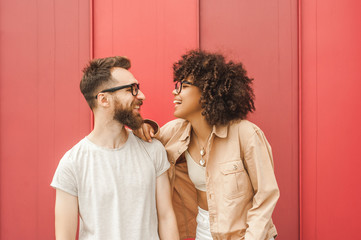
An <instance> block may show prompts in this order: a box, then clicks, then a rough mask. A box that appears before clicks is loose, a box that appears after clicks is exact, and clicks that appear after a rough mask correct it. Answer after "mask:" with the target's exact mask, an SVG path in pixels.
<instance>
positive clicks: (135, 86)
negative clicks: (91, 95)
mask: <svg viewBox="0 0 361 240" xmlns="http://www.w3.org/2000/svg"><path fill="white" fill-rule="evenodd" d="M129 87H130V88H131V93H132V95H133V96H134V97H135V96H137V95H138V91H139V83H132V84H128V85H123V86H118V87H113V88H108V89H104V90H102V91H100V92H99V93H105V92H115V91H118V90H120V89H124V88H129ZM99 93H98V94H99ZM98 94H97V95H96V96H95V99H97V98H98Z"/></svg>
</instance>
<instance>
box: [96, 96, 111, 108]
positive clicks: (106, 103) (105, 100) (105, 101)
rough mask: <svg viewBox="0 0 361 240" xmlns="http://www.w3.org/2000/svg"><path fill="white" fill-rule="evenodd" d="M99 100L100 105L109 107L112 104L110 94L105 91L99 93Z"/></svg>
mask: <svg viewBox="0 0 361 240" xmlns="http://www.w3.org/2000/svg"><path fill="white" fill-rule="evenodd" d="M97 102H98V105H99V106H102V107H104V108H107V107H109V106H110V99H109V95H108V94H105V93H98V98H97Z"/></svg>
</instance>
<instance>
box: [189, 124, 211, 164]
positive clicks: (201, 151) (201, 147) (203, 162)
mask: <svg viewBox="0 0 361 240" xmlns="http://www.w3.org/2000/svg"><path fill="white" fill-rule="evenodd" d="M193 133H194V137H195V139H196V143H197V146H198V148H200V150H199V153H200V154H201V160H199V164H200V165H201V166H202V167H204V165H206V160H204V158H203V156H204V155H206V150H204V147H203V146H201V145H200V144H199V142H198V137H197V134H196V133H195V132H194V131H193ZM211 134H212V132H211V133H210V134H209V136H208V138H207V141H206V142H205V145H207V143H208V140H209V138H210V137H211Z"/></svg>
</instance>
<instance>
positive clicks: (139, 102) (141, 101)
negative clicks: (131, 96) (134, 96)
mask: <svg viewBox="0 0 361 240" xmlns="http://www.w3.org/2000/svg"><path fill="white" fill-rule="evenodd" d="M134 105H138V106H142V105H143V100H136V101H134V103H133V106H134Z"/></svg>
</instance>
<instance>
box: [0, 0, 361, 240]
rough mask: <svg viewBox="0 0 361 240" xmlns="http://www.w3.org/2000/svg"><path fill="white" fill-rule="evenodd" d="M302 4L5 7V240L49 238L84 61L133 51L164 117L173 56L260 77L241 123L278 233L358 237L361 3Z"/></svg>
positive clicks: (79, 130) (1, 94) (0, 96)
mask: <svg viewBox="0 0 361 240" xmlns="http://www.w3.org/2000/svg"><path fill="white" fill-rule="evenodd" d="M299 2H300V5H299V10H300V15H297V2H296V0H292V1H286V0H280V1H266V0H264V1H239V0H229V1H215V0H203V1H201V0H199V1H195V0H182V1H175V0H156V1H144V0H143V1H142V0H133V1H120V0H103V1H100V0H92V1H88V0H78V1H70V0H63V1H55V0H52V1H49V0H38V1H35V0H29V1H20V0H13V1H10V0H3V1H0V33H1V35H0V239H1V240H2V239H4V240H7V239H16V240H17V239H30V240H32V239H34V240H35V239H36V240H39V239H53V238H54V213H53V212H54V197H55V191H54V190H53V189H52V188H51V187H50V186H49V184H50V182H51V179H52V176H53V174H54V171H55V168H56V167H57V164H58V161H59V159H60V158H61V156H62V155H63V154H64V153H65V151H66V150H68V149H69V148H70V147H71V146H73V145H74V144H75V143H76V142H78V141H79V140H80V139H81V138H82V137H84V136H85V135H86V134H87V133H88V132H89V131H90V128H91V126H90V111H89V109H88V107H87V105H86V102H85V100H84V99H83V97H82V96H81V94H80V91H79V80H80V77H81V69H82V68H83V66H84V65H85V63H86V62H87V61H88V60H89V58H90V56H94V57H104V56H109V55H126V56H128V57H129V58H130V59H131V60H132V65H133V67H132V69H131V71H132V72H133V73H134V75H135V76H136V78H137V79H138V80H139V82H140V83H141V88H142V90H143V91H144V93H145V95H146V98H147V99H146V101H145V104H144V107H143V110H142V111H143V115H144V116H145V117H148V118H153V119H155V120H156V121H158V122H159V123H160V124H161V125H162V124H163V123H165V122H166V121H168V120H170V119H172V118H173V115H172V112H173V104H172V95H171V91H172V89H173V83H172V81H171V79H172V70H171V66H172V63H173V62H174V61H176V60H177V59H179V57H180V55H181V54H182V53H184V52H185V51H186V50H189V49H193V48H196V47H201V48H202V49H207V50H219V51H222V52H223V53H224V54H226V55H227V56H228V57H229V58H232V59H236V60H240V61H242V62H243V63H244V64H245V66H246V68H247V70H248V72H249V75H250V76H252V77H254V78H255V85H254V86H255V91H256V107H257V111H256V113H255V114H252V115H251V117H250V119H251V120H252V121H254V122H255V123H256V124H258V125H259V126H260V127H261V128H262V129H263V130H264V132H265V133H266V135H267V137H268V139H269V141H270V142H271V144H272V147H273V152H274V157H275V171H276V176H277V179H278V182H279V186H280V190H281V198H280V200H279V203H278V205H277V207H276V210H275V213H274V221H275V224H276V225H277V228H278V231H279V238H278V239H280V240H282V239H285V240H296V239H302V240H324V239H330V240H332V239H357V237H358V236H359V231H358V229H359V228H358V226H359V225H360V223H361V222H360V220H359V216H360V215H361V207H360V204H359V202H360V200H361V190H360V189H361V188H360V187H359V186H358V183H359V182H361V175H360V174H358V169H359V168H360V167H361V164H360V163H359V162H360V161H359V160H360V157H358V149H359V147H358V143H359V139H361V128H360V127H359V126H358V125H359V123H360V122H361V113H360V110H359V109H360V108H361V95H360V94H359V91H360V89H361V82H360V79H361V73H360V71H359V66H361V45H360V44H359V43H360V42H361V32H360V31H359V27H360V22H361V15H360V14H359V13H360V10H361V3H360V2H359V1H358V0H345V1H337V0H332V1H326V0H316V1H312V0H303V1H299ZM90 4H93V5H92V9H93V11H91V10H90V7H91V6H90ZM297 20H298V24H299V28H298V26H297ZM297 32H298V33H299V34H297ZM297 51H299V52H298V53H297ZM298 59H299V61H298ZM298 75H299V76H300V77H298ZM299 82H300V83H301V85H300V86H301V88H300V89H299V88H298V83H299ZM299 92H300V95H298V93H299ZM298 98H299V99H300V101H298ZM298 119H300V123H299V122H298ZM299 130H300V131H299ZM298 138H300V139H301V140H300V141H298ZM299 150H300V151H299ZM298 154H300V162H298ZM298 164H300V167H301V168H300V169H298ZM298 171H300V173H301V174H300V175H299V174H298ZM298 178H299V179H300V182H298ZM299 184H300V186H301V188H300V189H299V188H298V186H299ZM299 192H300V195H299V194H298V193H299ZM299 197H300V199H301V201H300V205H299V204H298V198H299ZM298 212H300V216H299V214H298ZM299 217H300V218H299ZM299 226H300V231H299ZM299 234H300V236H301V237H299Z"/></svg>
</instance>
